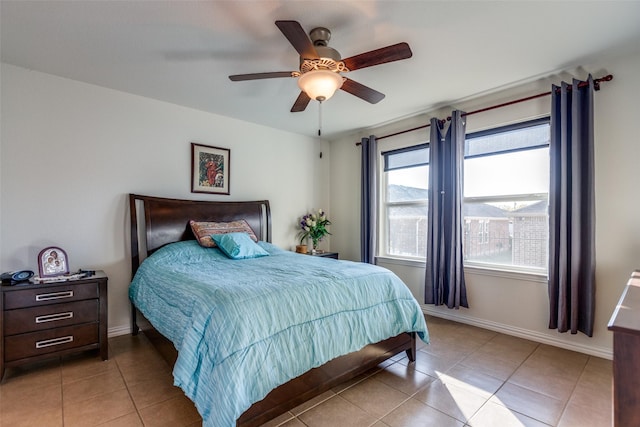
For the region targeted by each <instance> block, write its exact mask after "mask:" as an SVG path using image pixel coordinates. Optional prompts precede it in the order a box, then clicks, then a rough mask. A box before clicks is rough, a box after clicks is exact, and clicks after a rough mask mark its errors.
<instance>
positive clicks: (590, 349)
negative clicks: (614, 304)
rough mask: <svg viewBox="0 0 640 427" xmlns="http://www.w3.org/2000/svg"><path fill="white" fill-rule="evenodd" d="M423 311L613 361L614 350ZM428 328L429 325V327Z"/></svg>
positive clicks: (507, 326) (424, 309)
mask: <svg viewBox="0 0 640 427" xmlns="http://www.w3.org/2000/svg"><path fill="white" fill-rule="evenodd" d="M422 311H423V313H425V314H428V315H429V316H433V317H441V318H443V319H447V320H453V321H454V322H459V323H465V324H467V325H471V326H478V327H480V328H484V329H489V330H491V331H495V332H501V333H503V334H507V335H513V336H516V337H518V338H524V339H528V340H531V341H535V342H539V343H542V344H548V345H552V346H554V347H560V348H564V349H565V350H571V351H577V352H579V353H584V354H588V355H591V356H596V357H601V358H603V359H609V360H613V350H612V349H610V348H606V347H598V346H588V345H583V344H576V343H570V342H567V341H564V340H560V339H555V338H553V337H551V336H549V335H546V334H543V333H540V332H537V331H532V330H529V329H523V328H518V327H515V326H511V325H505V324H503V323H497V322H492V321H490V320H485V319H478V318H474V317H470V316H459V315H456V314H455V313H448V312H442V311H440V310H434V309H433V308H431V307H428V306H422ZM451 311H453V310H451ZM428 326H429V325H428V324H427V327H428Z"/></svg>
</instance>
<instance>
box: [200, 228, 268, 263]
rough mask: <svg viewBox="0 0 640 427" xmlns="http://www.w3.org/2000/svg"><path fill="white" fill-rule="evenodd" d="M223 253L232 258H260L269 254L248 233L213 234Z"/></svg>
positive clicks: (212, 236)
mask: <svg viewBox="0 0 640 427" xmlns="http://www.w3.org/2000/svg"><path fill="white" fill-rule="evenodd" d="M211 238H212V239H213V241H214V242H216V245H218V247H219V248H220V250H221V251H222V253H224V254H225V255H226V256H228V257H229V258H231V259H245V258H258V257H261V256H267V255H269V252H267V251H265V250H264V249H262V248H261V247H260V246H259V245H258V244H257V243H256V242H254V241H253V240H251V237H249V235H248V234H247V233H227V234H212V235H211Z"/></svg>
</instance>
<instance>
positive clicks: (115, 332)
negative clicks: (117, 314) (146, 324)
mask: <svg viewBox="0 0 640 427" xmlns="http://www.w3.org/2000/svg"><path fill="white" fill-rule="evenodd" d="M130 333H131V325H121V326H115V327H113V328H109V329H108V330H107V336H108V337H109V338H113V337H117V336H120V335H126V334H130Z"/></svg>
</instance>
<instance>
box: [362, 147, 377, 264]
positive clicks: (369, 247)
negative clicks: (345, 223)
mask: <svg viewBox="0 0 640 427" xmlns="http://www.w3.org/2000/svg"><path fill="white" fill-rule="evenodd" d="M361 144H362V153H361V155H362V162H361V163H362V179H361V186H362V192H361V203H360V206H361V209H360V257H361V260H362V262H367V263H369V264H375V257H376V241H377V233H376V224H377V222H378V221H377V212H378V211H377V187H378V185H377V183H378V159H377V151H378V144H377V143H376V137H375V136H373V135H371V136H370V137H369V138H362V140H361Z"/></svg>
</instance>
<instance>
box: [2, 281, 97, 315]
mask: <svg viewBox="0 0 640 427" xmlns="http://www.w3.org/2000/svg"><path fill="white" fill-rule="evenodd" d="M98 296H99V295H98V282H91V283H83V284H82V285H68V284H60V285H56V286H47V287H43V288H30V289H22V290H17V291H10V292H5V293H4V309H5V310H12V309H14V308H24V307H37V306H40V305H48V304H57V303H64V302H70V301H79V300H83V299H91V298H98Z"/></svg>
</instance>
